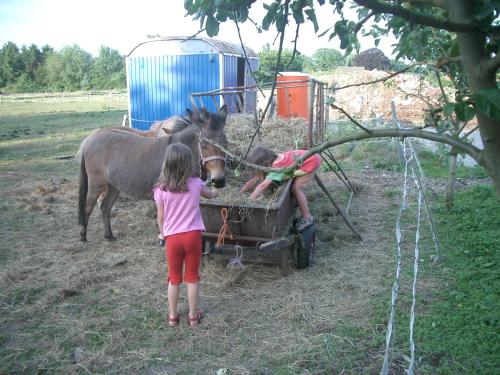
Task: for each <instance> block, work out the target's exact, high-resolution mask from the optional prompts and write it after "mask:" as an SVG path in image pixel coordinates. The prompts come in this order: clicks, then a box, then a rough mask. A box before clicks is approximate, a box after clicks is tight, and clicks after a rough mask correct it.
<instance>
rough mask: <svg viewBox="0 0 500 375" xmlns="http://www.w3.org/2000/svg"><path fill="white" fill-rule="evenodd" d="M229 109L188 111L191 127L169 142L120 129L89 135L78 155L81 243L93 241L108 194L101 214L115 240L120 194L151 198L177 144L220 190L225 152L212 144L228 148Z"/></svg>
mask: <svg viewBox="0 0 500 375" xmlns="http://www.w3.org/2000/svg"><path fill="white" fill-rule="evenodd" d="M226 116H227V107H226V106H222V107H221V109H220V111H219V113H210V112H208V111H207V110H205V109H202V110H201V111H199V112H198V111H195V112H191V111H189V110H188V117H189V123H187V122H178V123H177V124H176V126H175V127H174V129H173V133H172V134H171V135H169V136H166V137H159V138H151V137H144V136H141V135H138V134H135V133H132V132H129V131H123V130H120V129H116V128H109V129H101V130H98V131H96V132H95V133H93V134H91V135H89V136H88V137H87V138H85V139H84V141H83V142H82V144H81V146H80V149H79V151H78V154H77V155H78V156H79V157H80V158H81V161H80V188H79V204H78V217H79V223H80V225H81V230H80V239H81V241H83V242H86V241H87V226H88V220H89V216H90V214H91V213H92V210H93V209H94V206H95V204H96V202H97V199H98V197H99V196H100V195H101V194H103V195H104V196H103V199H102V203H101V206H100V208H101V213H102V218H103V224H104V238H106V239H108V240H110V241H113V240H115V237H114V236H113V232H112V231H111V222H110V213H111V208H112V207H113V204H114V203H115V201H116V199H117V198H118V195H119V194H120V193H122V194H125V195H127V196H130V197H132V198H136V199H151V189H152V187H153V185H154V184H155V183H156V181H157V180H158V176H159V175H160V171H161V167H162V163H163V160H164V158H165V150H166V148H167V146H168V145H169V144H171V143H177V142H180V143H183V144H185V145H187V146H188V147H190V148H191V150H192V152H193V155H194V157H195V158H196V159H197V160H200V164H201V165H200V175H202V177H203V175H206V173H207V172H210V175H211V180H212V183H213V184H214V185H215V186H216V187H223V186H224V184H225V177H224V165H225V156H224V153H223V152H222V151H221V150H219V149H218V148H217V147H216V146H214V145H213V144H212V143H210V142H207V141H205V140H204V139H205V138H206V139H208V140H210V141H213V142H215V143H217V144H220V145H226V144H227V139H226V135H225V134H224V125H225V123H226Z"/></svg>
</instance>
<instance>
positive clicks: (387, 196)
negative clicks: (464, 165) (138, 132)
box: [0, 93, 500, 375]
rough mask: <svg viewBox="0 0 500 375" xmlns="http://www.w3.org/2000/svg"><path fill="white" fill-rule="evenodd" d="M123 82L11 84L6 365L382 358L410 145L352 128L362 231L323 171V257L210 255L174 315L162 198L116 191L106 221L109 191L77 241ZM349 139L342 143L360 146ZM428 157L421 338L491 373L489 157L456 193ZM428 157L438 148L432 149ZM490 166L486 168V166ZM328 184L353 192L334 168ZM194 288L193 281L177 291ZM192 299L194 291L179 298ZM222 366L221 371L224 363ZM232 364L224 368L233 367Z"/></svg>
mask: <svg viewBox="0 0 500 375" xmlns="http://www.w3.org/2000/svg"><path fill="white" fill-rule="evenodd" d="M124 114H126V100H124V96H123V95H122V96H121V97H118V98H116V97H114V99H113V100H111V99H110V96H109V95H108V94H106V93H103V94H102V95H93V96H91V97H90V98H88V97H87V96H85V95H83V96H78V95H69V96H64V95H55V96H54V97H52V98H45V99H44V98H40V97H39V96H36V97H33V96H28V97H23V96H17V97H10V98H6V99H5V100H4V98H2V101H0V196H1V198H2V199H1V201H0V221H1V223H2V225H1V229H0V373H2V374H3V373H5V374H39V373H47V374H53V373H61V374H67V373H76V374H88V373H106V374H129V373H130V374H132V373H133V374H139V373H140V374H143V373H151V374H153V373H164V374H220V373H225V374H227V375H229V374H241V375H246V374H297V375H299V374H376V373H379V372H380V368H381V365H382V358H383V353H384V344H385V341H384V340H385V334H386V324H387V319H388V317H389V311H390V296H391V287H392V283H393V281H394V273H395V256H394V252H395V244H394V243H395V240H394V238H395V229H394V225H395V218H396V215H397V212H398V210H399V205H400V203H401V183H402V176H401V167H400V166H399V164H398V163H399V155H398V154H397V153H396V152H395V153H394V154H389V153H388V152H387V150H388V149H387V147H386V148H383V149H382V150H380V147H378V146H380V144H377V143H373V144H369V145H356V148H354V149H352V150H350V151H349V156H348V157H346V158H344V159H342V160H341V163H342V165H343V167H344V168H345V170H346V172H347V174H348V175H349V177H350V178H351V180H352V181H353V183H355V184H356V186H358V187H359V188H360V191H359V195H358V196H357V197H354V199H353V201H352V205H351V210H350V218H351V220H352V221H353V223H354V225H355V226H356V227H357V228H358V229H359V230H360V232H361V234H362V236H363V238H364V240H363V241H357V240H355V239H354V238H353V236H352V234H351V233H350V231H349V230H348V229H347V227H346V226H345V225H344V224H343V222H342V220H340V218H339V217H338V215H334V213H333V211H332V208H331V206H330V203H329V202H328V200H327V199H326V198H325V197H324V195H322V193H321V191H320V190H319V189H318V188H317V187H316V186H311V187H310V188H309V190H306V194H307V195H308V197H309V199H310V205H311V210H312V212H313V213H314V215H315V217H316V218H317V224H316V228H317V242H316V245H317V251H318V259H317V262H316V264H315V265H314V266H313V267H312V268H310V269H307V270H303V271H298V270H294V271H293V272H292V273H291V274H290V275H288V276H286V277H283V276H281V274H280V272H279V269H278V268H277V267H269V266H263V265H256V264H251V263H249V262H247V261H246V260H244V263H245V264H246V266H247V268H246V270H245V271H244V272H241V273H238V272H234V271H233V270H231V269H228V268H227V267H226V266H227V262H226V263H224V262H220V261H218V260H215V259H206V260H205V261H204V265H203V267H202V281H201V291H202V297H201V299H202V307H203V308H204V309H205V311H206V318H205V319H204V320H203V322H202V325H201V326H200V327H199V328H198V329H196V330H192V329H189V328H188V327H187V326H186V325H185V322H181V326H180V327H178V329H171V328H169V327H167V326H166V324H165V312H166V288H165V282H164V280H165V259H164V252H163V249H160V248H159V247H158V246H157V243H156V227H155V225H156V223H155V218H154V215H151V202H135V201H133V200H130V199H122V198H120V199H119V201H118V202H117V204H116V206H115V208H114V209H113V215H112V216H113V229H114V230H115V232H116V233H117V235H118V241H117V242H114V243H108V242H106V241H104V240H103V239H102V225H101V222H100V218H99V213H98V209H96V210H95V211H96V212H94V213H93V214H92V216H91V223H90V227H89V234H88V235H89V243H88V244H86V245H82V244H81V243H80V242H79V241H78V238H79V236H78V231H79V227H78V225H77V220H76V219H77V218H76V204H77V188H78V186H77V175H78V166H77V165H76V164H75V163H74V162H73V161H72V160H71V158H66V157H71V156H73V155H74V154H75V153H76V151H77V149H78V146H79V144H80V143H81V141H82V140H83V138H84V137H85V136H86V135H88V134H90V133H91V132H92V131H93V130H94V129H97V128H101V127H106V126H112V125H118V124H121V121H122V118H123V115H124ZM347 151H348V150H347V149H346V150H338V151H337V150H336V151H335V153H337V152H338V153H339V154H342V153H344V154H347ZM425 157H426V158H428V159H429V160H431V162H430V163H431V164H432V165H433V167H432V168H435V169H436V172H430V170H429V178H428V182H429V185H430V186H432V187H433V193H431V194H429V195H428V199H429V200H430V203H431V206H432V211H433V213H434V215H435V221H436V223H437V229H438V236H439V239H440V242H441V258H440V260H439V261H438V262H437V263H433V262H432V261H431V256H432V255H434V254H435V250H434V247H433V243H432V240H431V234H430V231H429V229H428V228H429V226H428V221H426V218H425V216H426V215H425V214H423V216H422V220H423V222H422V227H421V239H420V240H421V249H420V251H421V262H420V263H419V266H420V269H419V278H418V284H417V286H418V294H417V296H418V298H417V306H416V311H417V316H416V322H415V342H416V353H417V363H416V364H417V373H420V374H429V375H430V374H484V375H486V374H495V373H498V368H500V361H499V359H498V353H499V352H500V346H499V343H500V340H499V333H500V330H499V328H500V325H499V315H498V311H499V309H500V306H499V301H500V299H499V290H500V279H499V272H498V265H499V260H500V259H499V256H500V203H499V200H498V198H497V197H496V195H495V192H494V190H493V188H492V187H491V186H489V185H484V184H483V183H481V182H482V180H480V181H477V180H474V179H471V178H475V177H478V174H476V172H471V171H470V170H464V174H463V175H462V178H464V179H467V181H469V182H470V186H469V185H464V186H461V187H460V189H458V192H457V196H456V199H455V207H454V208H453V210H451V211H450V212H448V211H446V209H445V207H444V204H443V194H444V193H443V190H442V188H441V190H439V189H440V188H439V186H442V185H443V181H444V180H443V176H445V175H446V174H445V172H444V171H443V169H444V168H446V167H445V166H443V165H442V164H440V163H438V162H434V161H435V160H436V159H438V157H437V156H433V155H427V156H425ZM424 167H425V165H424ZM479 177H482V175H481V174H479ZM322 178H323V179H324V181H325V182H326V184H327V186H329V187H331V191H332V194H333V195H334V196H335V198H336V199H338V200H339V203H341V204H342V206H343V207H345V205H346V203H347V199H348V194H346V192H345V189H344V188H343V186H342V184H341V183H339V181H338V180H336V178H335V176H334V175H333V173H329V172H326V171H323V172H322ZM414 198H415V196H414V195H413V194H411V195H410V197H409V206H408V208H407V210H406V211H405V214H404V216H403V229H404V235H405V236H406V237H405V245H404V248H403V273H402V277H401V286H400V296H399V300H398V305H397V312H398V315H397V319H396V326H395V338H396V339H395V341H394V347H393V350H392V366H391V372H392V373H395V374H400V373H401V374H402V373H404V370H405V368H407V366H408V362H407V359H406V358H407V357H408V356H409V343H408V336H409V334H408V324H409V323H408V320H409V315H408V312H409V309H410V305H411V282H412V277H413V272H412V270H413V250H414V235H415V234H414V230H415V222H416V221H415V210H416V205H415V200H414ZM182 292H184V291H182ZM180 307H181V313H183V314H185V311H186V300H185V298H184V297H182V294H181V301H180ZM218 371H219V372H218ZM224 371H225V372H224Z"/></svg>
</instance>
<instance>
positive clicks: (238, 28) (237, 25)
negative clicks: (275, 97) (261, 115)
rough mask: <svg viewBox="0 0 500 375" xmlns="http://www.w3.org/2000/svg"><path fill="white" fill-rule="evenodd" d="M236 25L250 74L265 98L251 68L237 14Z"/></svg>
mask: <svg viewBox="0 0 500 375" xmlns="http://www.w3.org/2000/svg"><path fill="white" fill-rule="evenodd" d="M234 23H235V24H236V30H238V38H239V39H240V45H241V49H242V50H243V55H244V56H245V61H246V62H247V65H248V69H249V70H250V74H251V76H252V78H253V80H254V81H255V84H256V85H257V88H258V89H259V91H260V93H261V94H262V96H263V97H264V98H265V97H266V96H265V95H264V92H263V91H262V89H261V88H260V86H259V83H258V82H257V78H255V73H254V71H253V69H252V67H251V66H250V61H248V56H247V51H246V49H245V46H244V45H243V39H242V37H241V32H240V25H239V23H238V21H237V20H236V14H235V15H234Z"/></svg>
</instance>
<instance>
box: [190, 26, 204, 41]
mask: <svg viewBox="0 0 500 375" xmlns="http://www.w3.org/2000/svg"><path fill="white" fill-rule="evenodd" d="M205 30H206V29H205V28H203V29H200V30H198V31H197V32H196V33H194V34H193V35H191V36H189V37H187V38H186V40H190V39H194V38H196V37H197V36H198V35H200V34H201V33H202V32H204V31H205Z"/></svg>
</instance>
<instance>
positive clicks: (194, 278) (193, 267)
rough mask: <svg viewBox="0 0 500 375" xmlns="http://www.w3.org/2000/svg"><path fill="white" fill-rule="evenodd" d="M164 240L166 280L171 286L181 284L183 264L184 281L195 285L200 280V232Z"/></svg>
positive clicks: (178, 234) (173, 236)
mask: <svg viewBox="0 0 500 375" xmlns="http://www.w3.org/2000/svg"><path fill="white" fill-rule="evenodd" d="M166 240H167V241H166V242H167V243H166V252H167V262H168V278H167V280H168V281H170V283H171V284H172V285H179V284H180V283H182V265H183V264H184V263H185V265H186V266H185V274H184V281H185V282H187V283H197V282H198V281H199V280H200V275H199V268H200V260H201V231H199V230H193V231H191V232H184V233H177V234H172V235H170V236H167V238H166Z"/></svg>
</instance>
